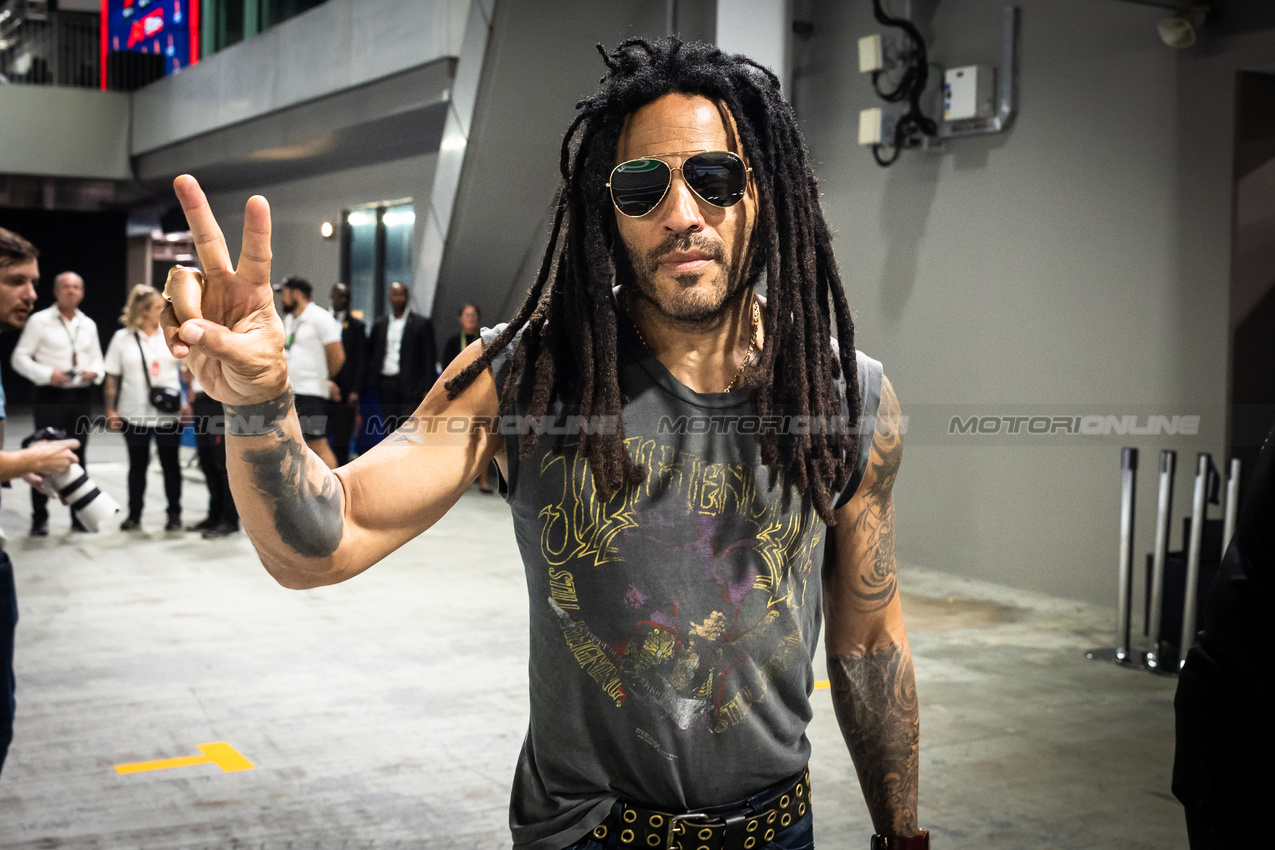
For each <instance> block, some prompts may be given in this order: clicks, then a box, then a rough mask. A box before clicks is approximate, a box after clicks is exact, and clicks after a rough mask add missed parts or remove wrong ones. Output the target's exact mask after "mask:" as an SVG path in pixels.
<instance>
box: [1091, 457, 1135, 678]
mask: <svg viewBox="0 0 1275 850" xmlns="http://www.w3.org/2000/svg"><path fill="white" fill-rule="evenodd" d="M1120 469H1121V476H1120V478H1121V491H1120V567H1119V570H1120V572H1119V576H1118V584H1119V587H1118V590H1117V593H1118V596H1119V598H1118V600H1117V602H1116V648H1115V649H1114V650H1112V649H1094V650H1090V651H1089V652H1086V653H1085V656H1086V657H1087V658H1089V659H1091V660H1093V661H1114V662H1116V663H1117V664H1128V663H1129V661H1130V652H1129V609H1130V607H1131V605H1132V603H1133V595H1132V594H1133V581H1132V573H1133V503H1134V495H1135V490H1136V489H1137V484H1138V450H1137V449H1134V448H1129V447H1127V446H1126V447H1125V448H1123V449H1121V450H1120Z"/></svg>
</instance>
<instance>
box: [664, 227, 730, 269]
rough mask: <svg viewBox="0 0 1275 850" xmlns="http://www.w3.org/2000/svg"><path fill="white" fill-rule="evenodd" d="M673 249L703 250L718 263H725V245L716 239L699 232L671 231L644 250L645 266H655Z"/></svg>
mask: <svg viewBox="0 0 1275 850" xmlns="http://www.w3.org/2000/svg"><path fill="white" fill-rule="evenodd" d="M674 251H703V252H704V253H705V254H708V255H709V256H710V257H712V258H713V259H714V260H716V261H717V262H718V263H719V264H721V265H725V264H726V246H725V245H723V244H722V243H721V242H719V241H718V240H716V239H710V238H709V237H707V236H703V235H701V234H699V233H671V234H669V236H668V237H667V238H666V239H665V240H664V241H663V242H661V243H660V244H659V245H656V246H655V247H654V248H652V249H651V250H649V251H647V252H646V262H647V267H648V268H651V269H654V268H656V267H657V266H659V264H660V261H661V260H663V259H664V258H665V257H666V256H668V255H669V254H671V253H673V252H674Z"/></svg>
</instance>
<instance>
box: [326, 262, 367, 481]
mask: <svg viewBox="0 0 1275 850" xmlns="http://www.w3.org/2000/svg"><path fill="white" fill-rule="evenodd" d="M329 298H330V300H331V302H332V317H333V318H334V319H336V320H337V321H338V322H340V323H341V345H342V346H343V347H344V348H345V365H344V366H342V367H341V371H339V372H337V373H336V374H335V375H333V376H332V379H331V380H330V381H328V398H329V401H328V442H329V443H331V444H332V453H333V454H334V455H336V464H337V466H344V465H345V464H346V463H348V462H349V460H350V438H351V437H353V436H354V423H355V420H356V419H357V417H358V412H359V390H360V389H361V387H360V386H359V385H360V384H361V383H362V381H363V372H364V370H365V368H366V366H365V363H366V360H367V329H366V326H365V325H364V324H363V317H362V311H361V310H353V311H351V310H350V287H348V286H346V285H345V284H344V283H337V284H333V286H332V292H331V293H330V294H329Z"/></svg>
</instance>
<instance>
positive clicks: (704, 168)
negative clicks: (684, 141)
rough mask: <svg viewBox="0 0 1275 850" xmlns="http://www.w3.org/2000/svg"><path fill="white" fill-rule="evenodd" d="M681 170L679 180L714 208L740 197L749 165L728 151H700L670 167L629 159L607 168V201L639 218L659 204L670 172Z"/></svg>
mask: <svg viewBox="0 0 1275 850" xmlns="http://www.w3.org/2000/svg"><path fill="white" fill-rule="evenodd" d="M684 153H693V152H692V151H677V152H676V153H671V154H660V156H678V155H680V154H684ZM674 171H680V172H682V179H683V180H685V181H686V185H687V186H690V187H691V191H692V192H694V193H695V194H696V195H698V196H699V197H700V198H701V199H703V200H704V201H705V202H706V203H709V204H712V205H713V206H715V207H730V206H734V205H735V204H737V203H739V201H740V199H741V198H743V197H744V190H745V189H746V188H747V185H748V172H750V171H752V169H751V168H749V167H748V166H746V165H744V161H743V160H741V159H740V158H739V157H738V156H736V155H735V154H733V153H731V152H730V151H700V152H699V153H695V155H694V156H691V157H688V158H687V159H686V160H685V161H684V162H683V163H682V164H681V165H680V166H671V165H669V164H668V163H667V162H665V161H664V160H662V159H657V158H656V157H653V156H646V157H642V158H641V159H630V160H629V161H628V162H622V163H620V164H619V165H617V166H616V167H615V168H613V169H611V179H610V182H608V183H607V189H608V190H610V192H611V203H613V204H615V208H616V209H617V210H618V211H619V212H620V214H621V215H626V216H628V217H629V218H641V217H642V216H644V215H646V214H647V213H649V212H650V211H651V210H653V209H655V208H656V207H657V206H659V205H660V201H662V200H664V196H665V195H666V194H668V189H669V186H671V185H673V172H674Z"/></svg>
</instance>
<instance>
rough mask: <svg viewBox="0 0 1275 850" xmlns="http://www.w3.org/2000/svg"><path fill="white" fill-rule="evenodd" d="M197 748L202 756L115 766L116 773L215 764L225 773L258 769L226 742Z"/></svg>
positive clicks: (202, 745) (200, 745)
mask: <svg viewBox="0 0 1275 850" xmlns="http://www.w3.org/2000/svg"><path fill="white" fill-rule="evenodd" d="M197 746H198V747H199V750H200V752H202V753H203V755H202V756H183V757H182V758H175V759H160V760H159V761H139V762H134V763H132V764H117V765H115V772H116V773H143V772H145V771H148V770H168V769H169V768H170V767H191V766H192V765H196V764H215V765H217V766H218V767H220V768H221V769H222V771H224V772H225V773H232V772H234V771H236V770H255V769H256V767H257V766H256V765H255V764H253V763H252V762H250V761H248V760H247V759H246V758H244V757H243V756H241V755H240V754H239V751H238V750H236V749H235V748H234V747H232V746H230V745H229V744H227V743H226V742H225V741H218V742H216V743H213V744H198V745H197Z"/></svg>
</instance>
